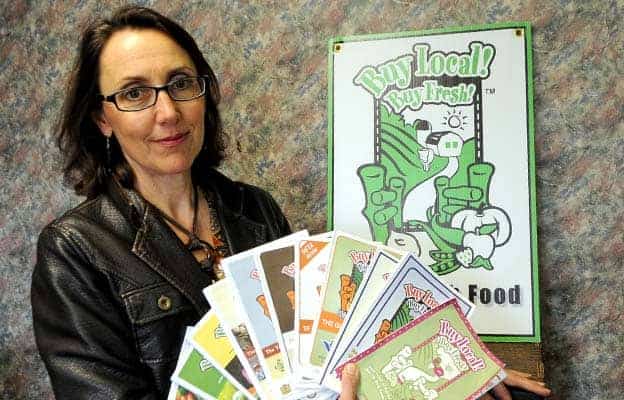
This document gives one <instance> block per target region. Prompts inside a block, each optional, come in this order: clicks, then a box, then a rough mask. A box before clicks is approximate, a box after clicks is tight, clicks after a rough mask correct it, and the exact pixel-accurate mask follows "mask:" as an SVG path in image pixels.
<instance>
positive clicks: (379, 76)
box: [328, 23, 540, 342]
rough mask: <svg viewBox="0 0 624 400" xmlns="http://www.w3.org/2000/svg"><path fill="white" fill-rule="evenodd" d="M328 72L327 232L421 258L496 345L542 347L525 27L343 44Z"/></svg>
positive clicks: (338, 41) (334, 50) (337, 42)
mask: <svg viewBox="0 0 624 400" xmlns="http://www.w3.org/2000/svg"><path fill="white" fill-rule="evenodd" d="M328 71H329V74H330V76H329V79H328V89H329V94H328V98H329V102H328V104H329V112H328V125H329V126H328V130H329V132H328V133H329V135H328V136H329V139H328V140H329V143H328V151H329V163H328V168H329V170H328V179H329V182H328V212H329V215H328V225H329V227H328V228H329V229H339V230H342V231H346V232H350V233H352V234H355V235H358V236H362V237H364V238H368V239H370V240H374V241H379V242H382V243H384V244H387V245H389V246H392V247H395V248H399V249H401V250H406V251H411V252H413V253H414V254H415V255H417V256H418V257H419V258H420V259H421V260H422V262H424V263H425V264H426V265H427V266H429V268H431V269H432V270H433V271H434V272H436V273H437V274H439V275H442V276H443V277H444V279H445V280H446V281H447V282H449V284H451V285H452V286H453V287H454V288H455V289H457V290H458V291H460V293H462V294H463V295H464V296H466V297H467V298H468V299H469V300H470V301H471V302H473V303H474V304H475V305H476V310H475V313H474V315H473V318H472V323H473V324H474V326H475V328H476V330H477V332H478V333H479V334H480V335H482V337H483V339H485V340H486V341H524V342H538V341H539V340H540V326H539V311H538V310H539V298H538V293H539V290H538V285H537V284H538V275H537V273H538V264H537V262H538V258H537V236H536V235H537V228H536V227H537V221H536V214H537V212H536V199H535V166H534V162H535V161H534V150H533V148H534V144H533V141H534V137H533V134H534V133H533V99H532V66H531V30H530V26H529V24H528V23H513V24H496V25H487V26H476V27H466V28H458V29H443V30H435V31H426V32H404V33H396V34H382V35H367V36H356V37H342V38H334V39H332V40H331V41H330V46H329V68H328ZM501 321H504V324H503V323H501Z"/></svg>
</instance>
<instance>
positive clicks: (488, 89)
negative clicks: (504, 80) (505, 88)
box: [485, 88, 496, 94]
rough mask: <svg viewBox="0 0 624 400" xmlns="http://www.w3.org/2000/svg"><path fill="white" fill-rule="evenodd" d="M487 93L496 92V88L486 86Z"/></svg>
mask: <svg viewBox="0 0 624 400" xmlns="http://www.w3.org/2000/svg"><path fill="white" fill-rule="evenodd" d="M485 93H487V94H496V88H486V89H485Z"/></svg>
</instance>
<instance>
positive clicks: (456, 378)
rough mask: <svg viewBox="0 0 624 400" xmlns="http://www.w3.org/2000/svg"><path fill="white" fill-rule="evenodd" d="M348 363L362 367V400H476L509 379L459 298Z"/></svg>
mask: <svg viewBox="0 0 624 400" xmlns="http://www.w3.org/2000/svg"><path fill="white" fill-rule="evenodd" d="M348 362H355V363H356V364H357V365H358V367H359V369H360V384H359V386H358V398H359V399H360V400H402V399H405V400H407V399H413V400H421V399H422V400H434V399H435V400H445V399H448V400H457V399H477V398H479V397H480V396H481V395H482V394H483V393H485V392H486V391H488V390H489V389H491V388H492V387H493V386H495V385H496V384H498V383H499V382H500V381H501V380H502V379H503V378H504V376H505V373H504V371H503V367H504V365H503V363H502V362H501V361H500V360H498V359H497V358H496V357H495V356H494V355H493V354H491V353H490V351H489V350H488V349H487V348H486V347H485V345H484V344H483V342H481V340H480V339H479V337H478V336H477V334H476V333H475V332H474V330H473V328H472V327H471V326H470V324H469V322H468V321H467V320H466V318H465V317H464V316H463V313H462V311H461V309H460V307H459V305H458V303H457V300H455V299H453V300H450V301H448V302H446V303H444V304H443V305H441V306H439V307H437V308H435V309H433V310H432V311H430V312H428V313H426V314H424V315H423V316H421V317H420V318H418V319H415V320H414V321H412V322H410V323H409V324H407V325H405V326H404V327H403V328H401V329H399V330H397V331H396V332H394V333H392V334H391V335H389V336H388V337H386V338H385V339H383V340H381V341H380V342H378V343H377V344H375V345H374V346H372V347H370V348H369V349H367V350H365V351H364V352H362V353H360V354H358V355H357V356H356V357H354V358H352V359H351V360H350V361H348ZM345 364H347V363H345ZM345 364H343V365H341V366H340V367H339V368H338V369H337V372H338V375H339V376H342V369H343V368H344V365H345Z"/></svg>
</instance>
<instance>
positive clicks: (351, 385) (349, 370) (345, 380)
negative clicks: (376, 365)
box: [340, 364, 360, 400]
mask: <svg viewBox="0 0 624 400" xmlns="http://www.w3.org/2000/svg"><path fill="white" fill-rule="evenodd" d="M359 380H360V373H359V371H358V368H357V366H356V365H355V364H347V365H345V367H344V368H343V370H342V381H341V385H342V386H341V391H340V400H355V395H356V393H357V385H358V381H359Z"/></svg>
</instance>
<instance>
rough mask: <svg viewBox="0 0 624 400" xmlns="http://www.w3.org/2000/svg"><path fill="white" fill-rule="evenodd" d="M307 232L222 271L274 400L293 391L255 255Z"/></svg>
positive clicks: (230, 262) (229, 262)
mask: <svg viewBox="0 0 624 400" xmlns="http://www.w3.org/2000/svg"><path fill="white" fill-rule="evenodd" d="M307 236H308V234H307V232H306V231H301V232H297V233H294V234H292V235H289V236H286V237H284V238H281V239H279V240H277V241H274V242H271V243H267V244H265V245H263V246H260V247H256V248H254V249H251V250H248V251H245V252H242V253H239V254H237V255H234V256H232V257H227V258H225V259H223V262H222V264H223V270H224V271H225V275H226V277H228V278H231V282H232V286H233V287H234V289H235V290H234V294H235V296H236V299H237V303H238V304H239V305H240V309H244V310H245V312H244V320H245V324H246V326H247V328H248V333H249V337H250V338H251V341H252V343H253V345H254V347H255V348H256V349H257V350H258V357H259V359H260V364H261V365H262V368H263V369H264V371H266V372H267V374H268V376H267V379H269V380H270V387H271V389H272V392H273V393H274V394H275V396H276V397H279V396H283V395H287V394H288V393H290V391H291V390H292V388H291V384H290V379H289V378H290V372H291V371H290V368H289V365H288V359H287V355H286V351H285V349H282V347H281V346H280V343H279V339H278V337H277V334H276V333H275V329H274V328H273V323H272V322H271V317H270V314H269V310H268V306H267V298H266V294H265V293H264V290H263V289H262V283H261V281H260V273H259V272H258V265H257V263H256V258H255V256H256V254H257V253H258V252H260V251H263V250H267V249H271V248H274V247H276V246H283V245H288V244H291V243H295V242H297V241H299V240H301V239H303V238H304V237H307Z"/></svg>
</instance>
